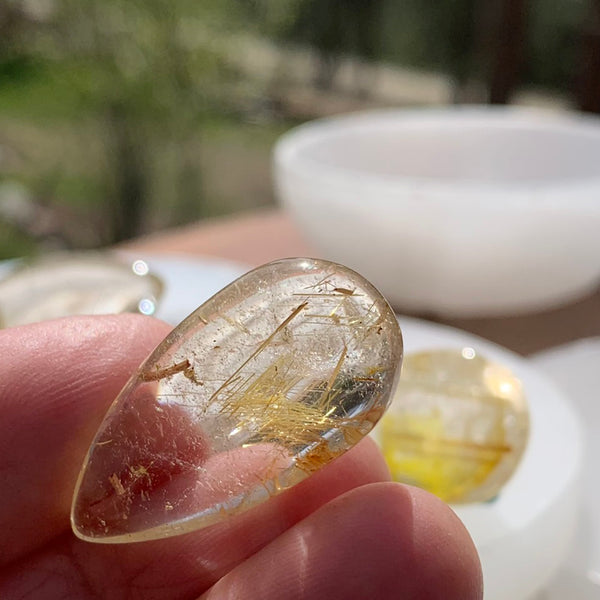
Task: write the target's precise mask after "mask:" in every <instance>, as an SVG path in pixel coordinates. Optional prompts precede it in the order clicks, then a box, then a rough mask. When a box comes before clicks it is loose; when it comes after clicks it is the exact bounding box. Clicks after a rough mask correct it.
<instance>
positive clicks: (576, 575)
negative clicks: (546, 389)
mask: <svg viewBox="0 0 600 600" xmlns="http://www.w3.org/2000/svg"><path fill="white" fill-rule="evenodd" d="M533 362H534V363H535V364H536V366H538V367H539V368H540V369H542V370H543V371H545V372H546V373H547V374H548V376H549V377H550V378H551V379H553V380H554V381H555V382H556V383H557V384H558V386H559V388H560V389H561V390H562V391H563V392H564V393H565V394H566V395H568V397H569V398H571V399H572V401H573V402H574V404H575V406H576V407H577V409H578V410H579V412H580V414H581V415H582V416H583V423H584V426H585V433H586V452H585V458H584V463H583V464H584V466H583V504H582V507H581V511H580V514H579V519H578V526H577V532H576V537H575V543H574V544H573V547H572V548H571V551H570V552H569V555H568V557H567V560H566V563H565V565H564V567H563V568H562V569H561V570H560V572H559V573H558V575H557V577H556V578H555V580H554V581H553V583H552V586H551V588H550V589H549V590H548V591H547V592H546V594H545V595H544V596H542V597H541V598H540V600H541V599H542V598H543V600H563V599H564V598H569V600H571V599H573V600H597V599H598V598H600V503H599V501H598V499H599V498H600V477H599V476H598V475H599V471H598V464H600V337H597V338H590V339H586V340H580V341H578V342H574V343H571V344H567V345H565V346H561V347H559V348H554V349H552V350H547V351H545V352H541V353H539V354H538V355H536V356H535V357H534V358H533Z"/></svg>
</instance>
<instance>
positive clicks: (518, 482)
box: [0, 256, 587, 600]
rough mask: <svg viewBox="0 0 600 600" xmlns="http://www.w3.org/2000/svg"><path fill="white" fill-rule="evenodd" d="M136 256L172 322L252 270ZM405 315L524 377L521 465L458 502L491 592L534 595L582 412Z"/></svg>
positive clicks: (408, 347)
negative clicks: (479, 499)
mask: <svg viewBox="0 0 600 600" xmlns="http://www.w3.org/2000/svg"><path fill="white" fill-rule="evenodd" d="M135 258H142V259H144V260H146V262H147V263H148V264H149V266H150V268H151V271H153V272H155V273H156V274H157V275H158V276H159V277H161V278H162V279H163V281H164V283H165V287H166V293H165V295H164V298H163V303H162V305H161V306H160V308H159V310H158V312H157V314H156V316H157V317H159V318H162V319H164V320H165V321H167V322H169V323H172V324H175V323H178V322H179V321H181V320H182V319H183V318H185V317H186V316H187V315H188V314H189V313H190V312H192V311H193V310H195V309H196V308H197V307H198V306H199V305H200V304H202V302H203V301H204V300H206V299H208V298H209V297H210V296H211V295H212V294H214V293H215V292H216V291H218V290H219V289H221V288H222V287H224V286H225V285H227V284H228V283H230V282H231V281H232V280H234V279H235V278H236V277H237V276H239V275H240V274H241V273H243V272H244V271H245V270H247V269H246V268H245V267H243V266H241V265H236V264H232V263H229V262H226V261H221V260H213V259H188V258H186V259H182V258H178V257H169V256H135ZM2 266H3V265H2V264H0V274H1V272H2ZM399 320H400V324H401V327H402V330H403V335H404V342H405V351H406V352H412V351H418V350H424V349H428V348H444V347H446V348H448V347H452V348H456V347H463V346H471V347H473V348H475V349H476V350H478V351H479V352H481V353H482V354H483V355H484V356H486V357H488V358H490V359H492V360H496V361H498V362H501V363H503V364H505V365H506V366H508V367H509V368H511V369H512V370H513V371H514V373H515V374H516V375H517V376H518V377H520V379H521V380H522V382H523V385H524V388H525V391H526V393H527V395H528V399H529V403H530V409H531V414H532V433H531V439H530V443H529V446H528V449H527V450H526V453H525V456H524V458H523V460H522V463H521V465H520V467H519V468H518V470H517V472H516V473H515V475H514V476H513V478H512V479H511V480H510V481H509V483H508V484H507V485H506V486H505V488H504V489H503V491H502V492H501V494H500V496H499V497H498V499H496V500H495V501H494V502H490V503H484V504H477V505H472V506H461V507H455V510H456V512H457V514H458V515H459V516H460V518H461V519H462V520H463V522H464V523H465V525H466V527H467V529H468V530H469V531H470V533H471V535H472V537H473V539H474V541H475V544H476V546H477V548H478V550H479V553H480V556H481V560H482V565H483V569H484V578H485V586H486V600H524V599H526V598H530V597H532V595H533V594H534V593H536V592H538V591H539V590H541V589H542V587H543V586H544V585H545V584H546V583H547V582H548V581H549V580H550V579H551V578H552V577H553V575H554V574H555V573H556V572H557V570H558V568H559V566H560V564H561V562H562V560H563V558H564V556H565V555H566V554H567V552H568V550H569V544H570V540H571V536H570V534H571V532H572V530H573V525H574V522H575V519H576V517H577V506H578V489H579V469H580V463H581V459H582V446H581V435H580V426H579V423H578V419H577V417H576V415H575V414H574V412H573V410H572V409H571V408H570V406H569V403H568V402H567V401H566V400H565V397H564V396H563V395H562V394H561V393H560V392H559V391H558V389H557V388H556V386H555V385H554V384H553V383H551V382H550V381H549V379H548V378H546V377H545V376H544V375H543V374H542V373H540V372H539V371H538V370H536V368H535V367H534V366H533V365H532V364H531V363H530V362H529V361H528V360H526V359H523V358H521V357H519V356H517V355H515V354H513V353H512V352H509V351H507V350H505V349H502V348H500V347H498V346H496V345H494V344H492V343H490V342H487V341H485V340H482V339H480V338H476V337H474V336H472V335H470V334H467V333H465V332H461V331H458V330H455V329H451V328H448V327H444V326H440V325H436V324H432V323H427V322H424V321H420V320H416V319H411V318H407V317H399ZM557 438H558V439H559V440H560V441H561V443H556V440H557ZM549 598H552V600H554V598H555V596H549ZM569 598H570V599H571V598H572V599H573V600H587V597H584V596H575V595H573V596H569Z"/></svg>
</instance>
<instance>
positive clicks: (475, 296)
mask: <svg viewBox="0 0 600 600" xmlns="http://www.w3.org/2000/svg"><path fill="white" fill-rule="evenodd" d="M274 172H275V183H276V190H277V193H278V196H279V198H280V200H281V202H282V203H283V205H284V206H285V207H286V208H287V209H288V210H289V212H290V213H291V214H292V216H293V218H294V219H295V221H296V222H297V224H298V225H299V226H300V228H301V229H302V231H303V232H304V233H305V235H306V237H307V239H308V241H309V242H311V243H312V244H313V245H314V246H315V248H316V249H317V250H318V251H319V252H320V253H321V255H322V256H324V257H326V258H329V259H333V260H337V261H339V262H342V263H344V264H346V265H348V266H350V267H353V268H355V269H357V270H358V271H360V272H361V273H363V274H364V275H365V276H366V277H368V278H369V279H371V280H372V281H373V283H374V284H375V285H377V286H378V287H379V288H380V289H381V290H382V291H383V293H384V294H385V295H386V296H387V297H388V299H389V300H390V301H391V303H392V304H393V305H394V306H395V307H398V308H401V309H405V310H412V311H419V312H422V311H433V312H436V313H438V314H444V315H454V316H476V315H490V316H491V315H506V314H514V313H518V312H523V311H529V310H538V309H540V308H544V307H548V306H552V305H555V304H561V303H564V302H567V301H569V300H571V299H574V298H576V297H578V296H580V295H583V294H585V293H587V292H589V291H591V290H593V289H594V288H595V286H597V285H598V283H599V281H600V120H598V119H593V118H590V117H587V118H584V117H582V116H575V115H573V114H563V115H559V114H553V113H548V112H541V111H532V110H530V109H529V110H527V109H502V108H500V109H499V108H489V107H471V108H467V107H462V108H461V107H457V108H446V109H436V110H433V109H414V110H386V111H375V112H367V113H357V114H352V115H348V116H342V117H336V118H332V119H324V120H318V121H314V122H312V123H308V124H306V125H303V126H301V127H298V128H296V129H294V130H292V131H290V132H288V133H287V134H285V135H284V136H283V137H282V138H281V140H280V141H279V142H278V143H277V146H276V148H275V152H274Z"/></svg>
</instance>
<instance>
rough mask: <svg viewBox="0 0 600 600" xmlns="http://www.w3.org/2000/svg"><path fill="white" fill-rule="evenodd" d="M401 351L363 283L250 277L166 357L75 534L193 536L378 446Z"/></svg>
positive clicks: (108, 458)
mask: <svg viewBox="0 0 600 600" xmlns="http://www.w3.org/2000/svg"><path fill="white" fill-rule="evenodd" d="M401 358H402V338H401V334H400V330H399V326H398V323H397V320H396V318H395V315H394V313H393V311H392V310H391V308H390V307H389V305H388V304H387V302H386V301H385V299H384V298H383V297H382V296H381V294H379V292H378V291H377V290H376V289H375V288H374V287H373V286H372V285H371V284H370V283H368V282H367V281H366V280H365V279H364V278H362V277H361V276H360V275H358V274H357V273H355V272H353V271H351V270H349V269H347V268H345V267H342V266H340V265H337V264H334V263H330V262H328V261H323V260H315V259H285V260H281V261H276V262H274V263H269V264H268V265H265V266H263V267H259V268H258V269H255V270H254V271H251V272H250V273H248V274H246V275H244V276H242V277H241V278H240V279H238V280H236V281H235V282H233V283H232V284H230V285H229V286H227V287H226V288H224V289H223V290H222V291H220V292H219V293H217V294H216V295H215V296H213V297H212V298H211V299H210V300H208V301H207V302H206V303H205V304H204V305H202V306H201V307H200V308H199V309H197V310H196V311H195V312H194V313H192V314H191V315H190V316H189V317H188V318H187V319H185V320H184V321H183V322H182V323H181V324H180V325H179V326H178V327H176V328H175V329H174V330H173V332H172V333H171V334H170V335H169V336H168V337H167V338H166V339H165V340H164V341H163V342H162V343H161V344H160V345H159V346H158V348H157V349H156V350H155V351H154V352H153V353H152V354H151V356H150V357H149V358H148V359H147V360H146V361H145V362H144V364H143V365H142V366H141V367H140V368H139V370H138V371H137V372H136V373H135V374H134V376H133V377H132V378H131V380H130V381H129V382H128V384H127V385H126V386H125V388H124V389H123V391H122V392H121V394H120V395H119V397H118V398H117V399H116V400H115V402H114V403H113V405H112V407H111V408H110V410H109V412H108V414H107V416H106V417H105V420H104V422H103V423H102V425H101V427H100V429H99V431H98V433H97V435H96V437H95V439H94V441H93V443H92V445H91V448H90V450H89V452H88V455H87V457H86V459H85V462H84V465H83V467H82V471H81V474H80V476H79V479H78V482H77V486H76V490H75V495H74V500H73V507H72V515H71V519H72V524H73V529H74V531H75V533H76V534H77V535H78V536H79V537H81V538H83V539H86V540H90V541H98V542H130V541H141V540H148V539H155V538H160V537H167V536H170V535H177V534H181V533H186V532H188V531H192V530H194V529H198V528H200V527H204V526H206V525H209V524H212V523H215V522H218V521H220V520H223V519H226V518H229V517H230V516H231V515H234V514H237V513H240V512H242V511H244V510H246V509H248V508H251V507H252V506H255V505H256V504H258V503H260V502H262V501H264V500H266V499H268V498H269V497H271V496H273V495H275V494H277V493H279V492H281V491H283V490H285V489H288V488H289V487H291V486H293V485H295V484H296V483H298V482H300V481H302V480H303V479H305V478H306V477H308V476H309V475H310V474H311V473H313V472H315V471H317V470H318V469H320V468H321V467H322V466H323V465H325V464H327V463H328V462H330V461H331V460H333V459H335V458H336V457H338V456H340V455H341V454H343V453H344V452H345V451H346V450H348V449H349V448H351V447H352V446H353V445H354V444H356V443H357V442H358V441H359V440H360V439H362V437H363V436H364V435H366V434H367V433H369V432H370V431H371V429H372V428H373V426H374V424H375V423H376V422H377V421H378V419H379V418H380V416H381V415H382V413H383V411H384V410H385V409H386V407H387V405H388V403H389V401H390V398H391V395H392V392H393V389H394V387H395V382H396V379H397V375H398V373H399V367H400V362H401Z"/></svg>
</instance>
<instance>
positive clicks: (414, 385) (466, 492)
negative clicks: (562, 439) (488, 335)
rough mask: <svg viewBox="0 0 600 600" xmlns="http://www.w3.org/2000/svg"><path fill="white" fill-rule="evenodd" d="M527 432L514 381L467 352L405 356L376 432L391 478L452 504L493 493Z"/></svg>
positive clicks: (519, 391)
mask: <svg viewBox="0 0 600 600" xmlns="http://www.w3.org/2000/svg"><path fill="white" fill-rule="evenodd" d="M528 435H529V413H528V409H527V403H526V400H525V397H524V395H523V390H522V388H521V383H520V381H519V380H518V379H517V378H516V377H515V376H514V375H513V374H512V373H511V372H510V371H509V370H508V369H506V368H505V367H503V366H501V365H498V364H495V363H492V362H489V361H488V360H486V359H485V358H483V357H481V356H479V355H478V354H477V353H476V352H475V351H474V350H473V349H472V348H462V349H458V350H435V351H430V352H420V353H416V354H408V355H407V356H406V357H405V359H404V364H403V368H402V376H401V378H400V382H399V384H398V388H397V391H396V394H395V397H394V400H393V402H392V405H391V407H390V409H389V411H388V412H387V414H386V415H385V416H384V417H383V419H382V422H381V425H380V430H379V437H380V443H381V446H382V449H383V453H384V455H385V458H386V460H387V462H388V465H389V467H390V470H391V472H392V477H393V478H394V479H395V480H397V481H401V482H404V483H410V484H412V485H416V486H419V487H422V488H425V489H426V490H429V491H430V492H432V493H434V494H436V495H437V496H439V497H440V498H442V499H443V500H445V501H447V502H452V503H464V502H477V501H485V500H489V499H491V498H493V497H494V496H496V495H497V494H498V492H499V491H500V489H501V488H502V486H503V485H504V484H505V483H506V481H507V480H508V479H509V478H510V476H511V475H512V473H513V472H514V470H515V468H516V467H517V465H518V463H519V460H520V459H521V456H522V454H523V452H524V450H525V447H526V444H527V439H528Z"/></svg>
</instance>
